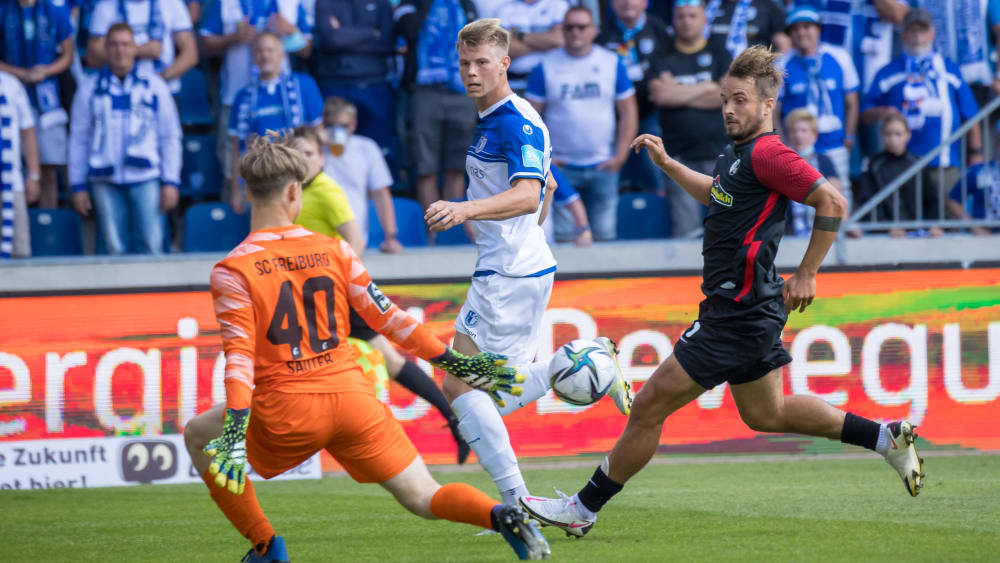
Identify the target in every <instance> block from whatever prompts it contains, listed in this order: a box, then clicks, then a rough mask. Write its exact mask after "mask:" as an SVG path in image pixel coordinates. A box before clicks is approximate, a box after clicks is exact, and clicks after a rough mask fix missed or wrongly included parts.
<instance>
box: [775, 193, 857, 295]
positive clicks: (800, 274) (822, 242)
mask: <svg viewBox="0 0 1000 563" xmlns="http://www.w3.org/2000/svg"><path fill="white" fill-rule="evenodd" d="M804 203H805V204H806V205H810V206H812V207H815V208H816V219H815V220H814V221H813V229H812V237H811V238H810V239H809V246H808V248H806V253H805V256H803V257H802V262H801V263H800V264H799V268H798V270H796V271H795V273H794V274H793V275H792V277H790V278H788V281H786V282H785V286H784V289H783V292H784V297H785V310H786V311H794V310H796V309H798V310H799V312H802V311H805V310H806V307H808V306H809V305H810V304H811V303H812V302H813V298H814V297H815V296H816V273H817V272H819V266H820V264H822V263H823V259H824V258H826V253H827V252H829V251H830V247H831V246H832V245H833V241H835V240H837V231H839V230H840V222H841V220H842V219H841V218H842V217H843V215H844V210H845V209H847V200H846V199H845V198H844V196H843V195H841V193H840V191H839V190H838V189H837V188H835V187H834V186H833V184H831V183H830V182H823V183H822V184H820V185H819V186H818V187H817V188H816V189H814V190H813V191H812V193H810V194H809V195H808V196H807V197H806V199H805V202H804Z"/></svg>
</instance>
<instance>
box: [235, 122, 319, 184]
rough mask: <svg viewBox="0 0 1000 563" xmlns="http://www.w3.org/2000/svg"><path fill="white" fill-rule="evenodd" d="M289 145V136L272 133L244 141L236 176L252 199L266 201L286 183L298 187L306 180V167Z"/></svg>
mask: <svg viewBox="0 0 1000 563" xmlns="http://www.w3.org/2000/svg"><path fill="white" fill-rule="evenodd" d="M293 141H294V139H293V137H292V136H291V135H284V136H282V135H280V134H278V133H276V132H274V131H268V132H267V134H266V135H263V136H258V135H253V136H251V137H250V138H249V139H248V140H247V153H246V154H245V155H243V158H241V159H240V176H242V177H243V180H244V181H246V184H247V191H248V192H250V194H251V195H252V196H253V197H254V198H255V199H258V200H261V201H267V200H269V199H271V198H272V197H274V196H276V195H278V194H280V193H281V190H282V189H284V188H285V186H287V185H288V184H289V183H290V182H299V183H300V184H301V183H302V182H304V181H305V180H306V175H307V174H308V173H309V164H308V163H307V162H306V159H305V157H304V156H302V153H300V152H299V151H297V150H295V149H294V148H292V142H293Z"/></svg>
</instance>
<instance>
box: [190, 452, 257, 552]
mask: <svg viewBox="0 0 1000 563" xmlns="http://www.w3.org/2000/svg"><path fill="white" fill-rule="evenodd" d="M201 478H202V479H203V480H204V481H205V484H206V485H208V491H209V494H211V495H212V500H214V501H215V504H216V505H217V506H218V507H219V509H220V510H222V513H223V514H225V515H226V518H228V519H229V521H230V522H232V523H233V526H235V527H236V529H237V530H239V532H240V533H241V534H243V535H244V536H245V537H246V538H247V539H249V540H250V543H252V544H253V546H254V549H256V550H257V551H258V553H259V552H262V551H263V550H264V549H267V542H268V541H269V540H270V539H271V536H273V535H274V528H272V527H271V523H270V522H268V521H267V516H264V511H263V510H262V509H261V508H260V503H259V502H257V495H256V494H254V491H253V483H251V482H250V477H245V479H246V488H245V489H244V490H243V494H242V495H234V494H233V493H230V492H229V491H228V490H226V489H224V488H222V487H220V486H218V485H216V484H215V475H212V474H211V473H209V472H208V471H205V473H204V474H203V475H202V476H201Z"/></svg>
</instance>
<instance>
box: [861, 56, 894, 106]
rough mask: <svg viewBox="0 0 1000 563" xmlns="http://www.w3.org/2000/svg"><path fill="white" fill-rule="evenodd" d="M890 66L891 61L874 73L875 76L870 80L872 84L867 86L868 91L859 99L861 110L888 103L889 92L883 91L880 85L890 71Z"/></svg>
mask: <svg viewBox="0 0 1000 563" xmlns="http://www.w3.org/2000/svg"><path fill="white" fill-rule="evenodd" d="M890 66H892V63H889V64H888V65H886V66H884V67H882V69H881V70H879V71H878V72H877V73H876V74H875V78H874V80H872V85H871V87H870V88H868V93H866V94H865V95H864V97H863V98H862V99H861V111H865V110H868V109H871V108H874V107H879V106H887V105H889V93H888V92H883V91H882V89H881V87H880V85H881V83H882V81H883V80H885V78H887V77H888V76H889V73H890V72H892V71H891V70H890V68H889V67H890Z"/></svg>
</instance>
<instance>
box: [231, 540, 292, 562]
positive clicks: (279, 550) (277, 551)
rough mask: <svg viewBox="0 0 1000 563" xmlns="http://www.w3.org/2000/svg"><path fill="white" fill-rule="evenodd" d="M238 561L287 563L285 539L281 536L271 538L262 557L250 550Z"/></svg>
mask: <svg viewBox="0 0 1000 563" xmlns="http://www.w3.org/2000/svg"><path fill="white" fill-rule="evenodd" d="M240 561H241V562H242V563H288V561H289V559H288V549H287V548H286V547H285V539H284V538H282V537H281V536H271V541H269V542H268V543H267V549H266V550H265V551H264V554H263V555H261V554H259V553H257V551H256V550H255V549H253V548H251V549H250V551H248V552H247V554H246V555H244V556H243V559H240Z"/></svg>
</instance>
